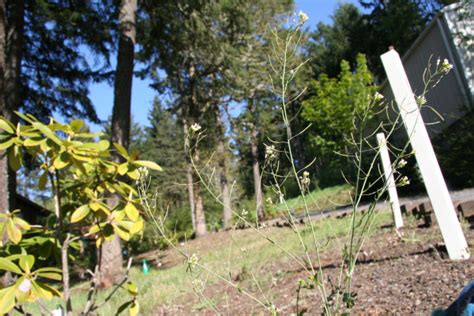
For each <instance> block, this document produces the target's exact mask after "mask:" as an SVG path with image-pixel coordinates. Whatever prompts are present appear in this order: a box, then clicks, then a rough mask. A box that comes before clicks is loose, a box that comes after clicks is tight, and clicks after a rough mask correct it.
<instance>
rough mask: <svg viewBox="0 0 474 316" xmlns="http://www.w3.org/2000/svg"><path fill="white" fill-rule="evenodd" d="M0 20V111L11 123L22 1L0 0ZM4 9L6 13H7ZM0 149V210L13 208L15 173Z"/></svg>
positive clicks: (18, 67)
mask: <svg viewBox="0 0 474 316" xmlns="http://www.w3.org/2000/svg"><path fill="white" fill-rule="evenodd" d="M0 10H1V11H2V12H0V19H1V22H0V24H1V26H0V28H1V30H0V37H1V39H0V42H1V43H0V46H1V47H0V49H1V53H0V54H1V57H0V60H1V61H0V64H1V65H0V67H1V69H0V74H1V83H0V99H1V100H0V111H1V115H2V116H4V117H5V118H6V119H8V120H10V121H11V122H12V123H13V124H16V123H17V122H18V117H17V116H16V115H15V111H17V110H18V109H19V108H20V104H21V99H20V95H21V81H20V79H21V59H22V46H23V28H24V15H25V13H24V10H25V3H24V1H23V0H18V1H9V2H8V1H5V0H1V9H0ZM7 10H8V12H10V14H9V15H7ZM4 154H5V153H4V152H0V183H2V188H1V190H0V195H1V196H0V207H1V209H0V212H6V211H7V210H14V209H16V173H15V172H14V171H12V170H10V168H9V167H8V159H7V156H6V155H4ZM5 184H7V185H5Z"/></svg>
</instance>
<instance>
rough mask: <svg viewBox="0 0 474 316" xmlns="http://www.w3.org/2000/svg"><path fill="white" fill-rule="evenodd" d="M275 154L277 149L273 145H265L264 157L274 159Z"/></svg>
mask: <svg viewBox="0 0 474 316" xmlns="http://www.w3.org/2000/svg"><path fill="white" fill-rule="evenodd" d="M276 156H277V151H276V149H275V146H274V145H270V146H268V145H265V159H268V160H274V159H275V158H276Z"/></svg>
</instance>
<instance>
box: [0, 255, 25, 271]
mask: <svg viewBox="0 0 474 316" xmlns="http://www.w3.org/2000/svg"><path fill="white" fill-rule="evenodd" d="M0 270H3V271H10V272H13V273H16V274H23V272H22V271H21V270H20V268H19V267H18V266H17V265H16V264H14V263H13V262H11V261H10V260H8V259H6V258H0Z"/></svg>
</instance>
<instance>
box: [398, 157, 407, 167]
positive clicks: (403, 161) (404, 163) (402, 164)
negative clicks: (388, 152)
mask: <svg viewBox="0 0 474 316" xmlns="http://www.w3.org/2000/svg"><path fill="white" fill-rule="evenodd" d="M406 165H407V161H406V160H405V159H400V161H399V162H398V165H397V168H398V169H401V168H403V167H405V166H406Z"/></svg>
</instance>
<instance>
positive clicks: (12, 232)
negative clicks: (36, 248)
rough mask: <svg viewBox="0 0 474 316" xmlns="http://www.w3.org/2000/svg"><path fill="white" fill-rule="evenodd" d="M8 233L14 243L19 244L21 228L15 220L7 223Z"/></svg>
mask: <svg viewBox="0 0 474 316" xmlns="http://www.w3.org/2000/svg"><path fill="white" fill-rule="evenodd" d="M7 235H8V239H10V240H11V241H12V242H13V243H14V244H18V243H19V242H20V241H21V237H22V234H21V230H20V229H18V228H17V227H16V226H15V224H14V223H13V221H9V222H8V224H7Z"/></svg>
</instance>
